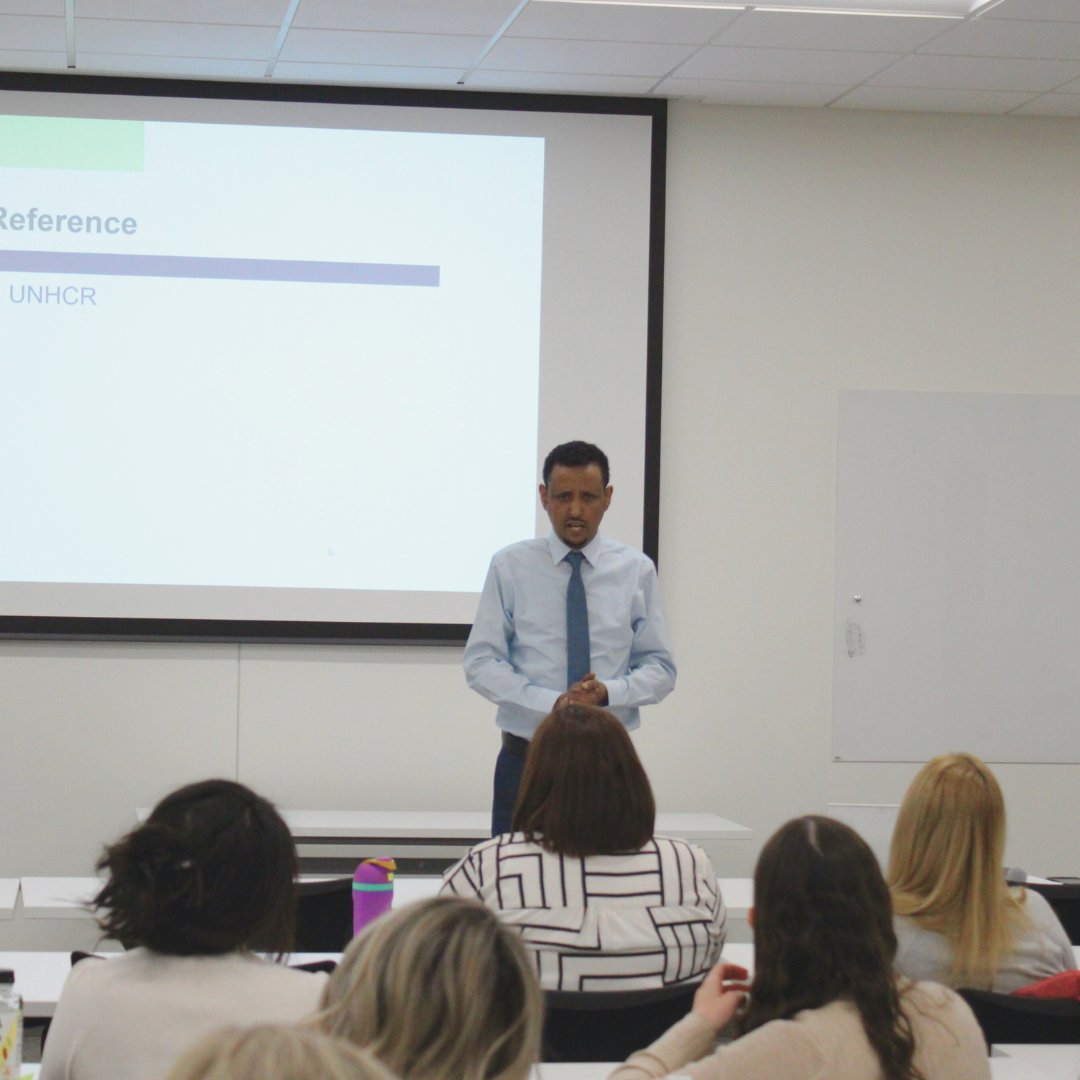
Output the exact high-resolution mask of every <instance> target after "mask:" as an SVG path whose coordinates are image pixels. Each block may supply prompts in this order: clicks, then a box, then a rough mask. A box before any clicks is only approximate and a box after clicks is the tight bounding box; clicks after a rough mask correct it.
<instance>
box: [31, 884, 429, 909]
mask: <svg viewBox="0 0 1080 1080" xmlns="http://www.w3.org/2000/svg"><path fill="white" fill-rule="evenodd" d="M342 876H344V875H341V874H302V875H301V876H300V879H299V880H300V881H336V880H338V879H339V878H341V877H342ZM16 884H18V882H16ZM441 884H442V878H441V877H396V878H395V879H394V907H396V908H397V907H401V906H403V905H404V904H409V903H411V902H412V901H413V900H424V899H426V898H427V897H429V896H435V895H436V894H437V893H438V891H439V886H440V885H441ZM100 888H101V881H100V880H98V879H97V878H92V877H36V878H23V879H22V901H23V906H22V911H23V917H24V918H27V919H88V918H91V917H92V916H91V912H90V911H89V909H88V908H87V906H86V904H87V902H88V901H89V900H90V899H91V898H92V897H93V896H94V895H95V894H96V893H97V891H98V890H99V889H100Z"/></svg>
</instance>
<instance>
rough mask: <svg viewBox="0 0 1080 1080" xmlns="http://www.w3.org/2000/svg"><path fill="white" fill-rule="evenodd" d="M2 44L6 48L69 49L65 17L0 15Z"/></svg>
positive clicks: (0, 41)
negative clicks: (65, 34) (65, 33)
mask: <svg viewBox="0 0 1080 1080" xmlns="http://www.w3.org/2000/svg"><path fill="white" fill-rule="evenodd" d="M0 46H2V47H3V48H4V49H17V50H21V49H34V50H38V51H41V52H52V51H53V50H54V49H63V50H64V51H65V52H66V50H67V45H66V38H65V36H64V20H63V18H59V19H53V18H48V17H44V16H33V15H0Z"/></svg>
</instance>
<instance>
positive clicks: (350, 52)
mask: <svg viewBox="0 0 1080 1080" xmlns="http://www.w3.org/2000/svg"><path fill="white" fill-rule="evenodd" d="M486 44H487V39H486V38H482V37H466V36H462V35H457V34H377V33H370V34H369V33H364V32H359V31H352V30H337V31H334V30H297V29H293V30H290V31H289V36H288V37H287V38H286V39H285V47H284V48H283V49H282V50H281V59H282V60H307V61H314V62H316V63H334V64H364V65H369V64H374V65H377V66H380V67H427V66H429V65H430V66H432V67H456V68H469V67H472V65H473V64H474V63H475V61H476V58H477V57H478V56H479V55H480V52H481V50H482V49H483V48H484V46H485V45H486Z"/></svg>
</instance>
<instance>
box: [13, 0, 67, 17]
mask: <svg viewBox="0 0 1080 1080" xmlns="http://www.w3.org/2000/svg"><path fill="white" fill-rule="evenodd" d="M0 15H44V16H49V15H53V16H56V17H58V18H61V19H62V18H63V17H64V0H0Z"/></svg>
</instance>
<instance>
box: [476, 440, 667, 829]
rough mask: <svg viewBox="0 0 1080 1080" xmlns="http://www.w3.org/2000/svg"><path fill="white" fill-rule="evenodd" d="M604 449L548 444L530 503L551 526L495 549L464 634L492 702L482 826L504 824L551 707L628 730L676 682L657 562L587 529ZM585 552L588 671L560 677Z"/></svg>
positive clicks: (597, 513)
mask: <svg viewBox="0 0 1080 1080" xmlns="http://www.w3.org/2000/svg"><path fill="white" fill-rule="evenodd" d="M609 481H610V470H609V468H608V459H607V456H606V455H605V454H604V452H603V451H602V450H600V449H599V448H598V447H596V446H593V445H592V444H591V443H586V442H569V443H563V444H562V445H561V446H556V447H555V449H554V450H552V451H551V453H550V454H548V456H547V458H546V459H545V461H544V482H543V483H542V484H541V485H540V502H541V504H542V505H543V507H544V509H545V510H546V511H547V515H548V518H549V519H550V520H551V528H552V532H551V533H550V534H549V535H548V536H546V537H543V538H539V539H536V540H522V541H520V542H519V543H516V544H511V545H510V546H509V547H506V548H503V549H502V551H498V552H496V553H495V555H494V557H493V558H492V560H491V566H490V568H489V570H488V575H487V580H486V581H485V582H484V591H483V593H482V595H481V597H480V606H479V608H478V610H477V613H476V621H475V622H474V623H473V628H472V633H471V634H470V635H469V641H468V644H467V645H466V646H465V678H466V680H467V682H468V684H469V686H471V687H472V689H474V690H475V691H476V692H477V693H479V694H483V696H484V697H486V698H487V699H488V700H489V701H493V702H495V704H496V705H497V706H498V711H497V712H496V714H495V722H496V723H497V724H498V726H499V728H500V729H501V731H502V749H501V750H500V751H499V757H498V759H497V761H496V763H495V796H494V802H493V806H492V823H491V830H492V835H494V836H497V835H499V834H500V833H504V832H509V831H510V822H511V818H512V817H513V812H514V802H515V800H516V799H517V791H518V786H519V785H520V782H521V772H522V768H523V766H524V762H525V754H526V752H527V750H528V745H529V739H530V738H531V737H532V733H533V731H535V729H536V726H537V724H539V723H540V721H541V720H542V719H543V718H544V717H545V716H546V715H547V714H548V713H549V712H551V711H552V709H554V708H556V707H557V706H558V705H562V704H566V703H570V702H573V703H582V704H586V705H598V706H602V707H604V708H606V709H608V710H609V711H610V712H612V713H614V714H615V716H617V717H618V718H619V719H620V720H621V721H622V722H623V723H624V724H625V725H626V727H627V728H628V729H630V730H633V729H634V728H636V727H638V725H639V724H640V722H641V721H640V717H639V714H638V707H639V706H641V705H651V704H653V703H654V702H657V701H660V700H661V699H662V698H664V697H666V696H667V695H668V694H669V693H670V692H671V690H672V688H673V687H674V686H675V662H674V660H673V658H672V655H671V642H670V640H669V639H668V633H667V626H666V624H665V622H664V613H663V610H662V608H661V606H660V592H659V586H658V584H657V580H656V568H655V567H654V566H653V564H652V561H651V560H650V559H649V558H648V557H647V556H645V555H643V554H642V553H641V552H640V551H635V550H634V549H633V548H628V547H626V546H624V545H623V544H619V543H616V542H615V541H614V540H608V539H607V538H606V537H603V536H600V535H598V532H599V528H600V522H601V520H602V519H603V517H604V513H605V511H606V510H607V508H608V506H610V505H611V492H612V488H611V484H610V482H609ZM574 551H579V552H581V554H582V556H584V558H583V560H582V561H581V577H582V580H583V582H584V586H585V598H586V603H587V607H588V650H589V664H588V667H589V671H588V673H587V674H585V675H584V676H583V677H582V678H580V679H577V680H575V681H574V682H573V683H572V684H570V685H567V682H568V676H567V618H568V615H567V589H568V586H569V582H570V576H571V573H572V570H571V566H570V563H569V562H568V561H567V556H568V555H569V554H570V553H571V552H574Z"/></svg>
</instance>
